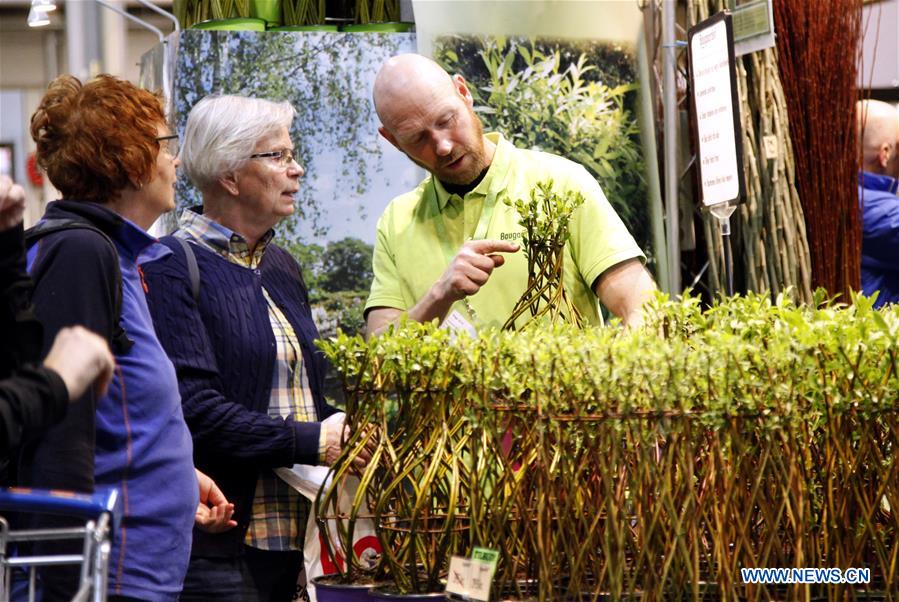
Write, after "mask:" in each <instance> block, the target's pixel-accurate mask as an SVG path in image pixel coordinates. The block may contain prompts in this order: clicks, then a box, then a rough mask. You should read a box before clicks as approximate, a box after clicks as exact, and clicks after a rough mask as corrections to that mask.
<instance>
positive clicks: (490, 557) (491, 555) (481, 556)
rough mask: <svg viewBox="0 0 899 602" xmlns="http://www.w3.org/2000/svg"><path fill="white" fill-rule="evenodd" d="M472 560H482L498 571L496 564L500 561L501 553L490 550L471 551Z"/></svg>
mask: <svg viewBox="0 0 899 602" xmlns="http://www.w3.org/2000/svg"><path fill="white" fill-rule="evenodd" d="M471 559H472V560H480V561H481V562H486V563H488V564H490V565H491V566H492V567H493V569H494V570H496V563H497V562H498V561H499V551H497V550H491V549H490V548H475V549H473V550H472V551H471Z"/></svg>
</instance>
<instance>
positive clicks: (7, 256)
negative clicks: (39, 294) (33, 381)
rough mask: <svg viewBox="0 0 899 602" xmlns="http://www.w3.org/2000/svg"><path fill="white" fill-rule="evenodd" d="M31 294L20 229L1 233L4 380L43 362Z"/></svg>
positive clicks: (0, 368)
mask: <svg viewBox="0 0 899 602" xmlns="http://www.w3.org/2000/svg"><path fill="white" fill-rule="evenodd" d="M31 290H32V287H31V279H30V278H29V277H28V274H27V273H26V271H25V244H24V237H23V232H22V226H21V225H19V226H16V227H14V228H10V229H8V230H4V231H2V232H0V332H2V333H3V336H2V337H0V379H2V378H7V377H9V376H11V375H12V374H13V372H14V371H15V370H16V369H17V368H19V367H21V366H22V365H23V364H25V363H29V362H37V361H38V359H40V351H41V337H42V332H41V325H40V322H38V321H37V318H36V317H35V316H34V313H33V310H32V307H31Z"/></svg>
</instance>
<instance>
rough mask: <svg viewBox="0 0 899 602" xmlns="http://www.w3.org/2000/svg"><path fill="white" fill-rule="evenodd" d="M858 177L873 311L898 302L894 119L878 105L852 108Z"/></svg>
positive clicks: (897, 128) (897, 138)
mask: <svg viewBox="0 0 899 602" xmlns="http://www.w3.org/2000/svg"><path fill="white" fill-rule="evenodd" d="M856 113H857V118H858V131H859V139H860V140H861V146H862V171H861V173H859V174H858V202H859V205H860V206H861V209H862V278H861V280H862V291H863V292H864V293H865V294H866V295H872V294H874V293H875V292H878V295H877V301H876V302H875V303H874V306H875V307H882V306H884V305H886V304H887V303H897V302H899V263H897V261H896V257H897V255H899V196H897V194H899V190H897V188H899V184H897V175H899V147H897V145H899V115H897V111H896V108H895V107H893V106H892V105H889V104H887V103H885V102H880V101H877V100H867V101H859V102H858V104H857V105H856Z"/></svg>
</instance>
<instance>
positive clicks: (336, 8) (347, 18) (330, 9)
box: [325, 0, 356, 23]
mask: <svg viewBox="0 0 899 602" xmlns="http://www.w3.org/2000/svg"><path fill="white" fill-rule="evenodd" d="M325 20H326V21H328V22H329V23H352V22H353V21H355V20H356V2H355V0H328V2H327V7H326V8H325Z"/></svg>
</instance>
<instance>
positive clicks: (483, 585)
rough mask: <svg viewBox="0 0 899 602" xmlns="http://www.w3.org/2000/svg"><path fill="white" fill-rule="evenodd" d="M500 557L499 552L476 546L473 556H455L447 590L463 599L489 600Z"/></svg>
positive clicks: (451, 564)
mask: <svg viewBox="0 0 899 602" xmlns="http://www.w3.org/2000/svg"><path fill="white" fill-rule="evenodd" d="M498 558H499V553H498V552H496V551H495V550H488V549H485V548H475V550H474V551H473V552H472V554H471V558H463V557H462V556H453V557H452V559H451V560H450V566H449V576H448V577H447V580H446V592H447V593H449V594H455V595H456V596H459V597H461V598H462V599H463V600H479V601H481V602H487V601H488V600H489V599H490V584H491V583H492V582H493V573H494V572H495V571H496V561H497V559H498Z"/></svg>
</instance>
